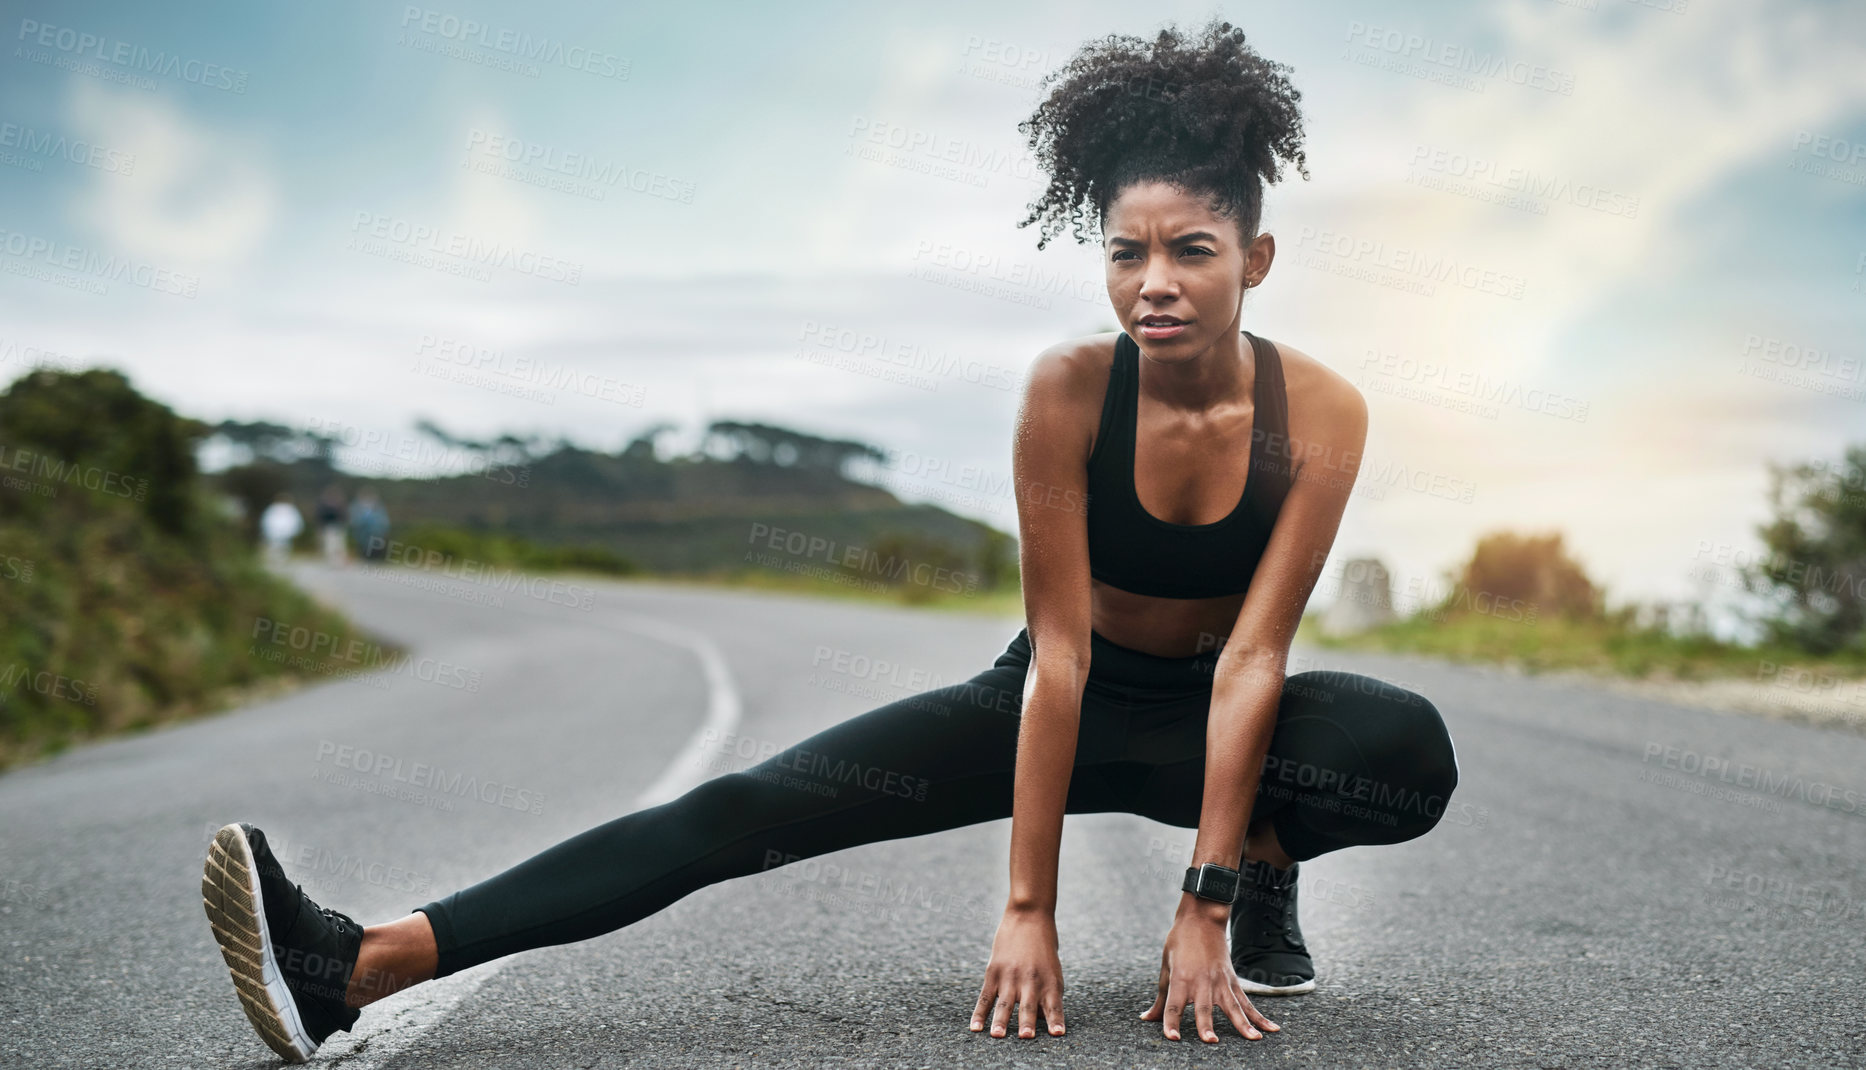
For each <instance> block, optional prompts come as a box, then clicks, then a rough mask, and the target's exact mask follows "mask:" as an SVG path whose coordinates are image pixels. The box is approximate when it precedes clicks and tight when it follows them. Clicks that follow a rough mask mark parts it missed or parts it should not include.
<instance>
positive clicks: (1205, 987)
mask: <svg viewBox="0 0 1866 1070" xmlns="http://www.w3.org/2000/svg"><path fill="white" fill-rule="evenodd" d="M1188 904H1191V905H1188ZM1230 916H1231V911H1230V908H1229V907H1228V906H1226V905H1224V904H1222V903H1214V902H1210V901H1206V900H1198V899H1195V898H1194V897H1193V896H1190V895H1188V896H1186V897H1185V899H1184V900H1182V901H1181V903H1180V907H1179V913H1178V914H1176V915H1175V916H1174V918H1173V929H1172V931H1171V932H1169V933H1167V934H1166V947H1165V949H1164V950H1162V951H1161V953H1160V987H1159V991H1158V992H1157V993H1155V995H1154V997H1153V1006H1151V1007H1149V1008H1147V1009H1146V1010H1144V1011H1142V1012H1141V1014H1140V1017H1141V1020H1142V1021H1148V1022H1153V1021H1158V1022H1161V1023H1162V1026H1163V1028H1164V1030H1165V1032H1166V1039H1168V1040H1178V1039H1179V1019H1180V1017H1181V1015H1183V1014H1184V1013H1185V1009H1186V1004H1187V1003H1188V1002H1190V1003H1191V1004H1192V1007H1193V1015H1194V1019H1195V1021H1197V1023H1198V1027H1199V1039H1200V1040H1203V1041H1205V1042H1206V1043H1207V1044H1216V1043H1218V1031H1217V1030H1216V1029H1214V1028H1213V1027H1212V1007H1213V1006H1214V1005H1215V1006H1217V1007H1219V1008H1220V1009H1222V1010H1223V1011H1224V1012H1225V1017H1227V1018H1229V1019H1231V1024H1232V1026H1233V1027H1235V1028H1236V1029H1237V1031H1238V1032H1240V1033H1242V1034H1244V1035H1245V1036H1246V1037H1249V1038H1250V1039H1251V1040H1261V1039H1263V1033H1262V1032H1260V1031H1259V1030H1264V1031H1268V1032H1272V1033H1274V1032H1276V1031H1278V1030H1279V1029H1281V1028H1282V1027H1281V1026H1279V1025H1277V1024H1276V1023H1275V1022H1272V1021H1271V1020H1270V1019H1268V1018H1265V1017H1264V1016H1263V1014H1262V1013H1261V1012H1259V1011H1258V1010H1257V1008H1256V1007H1253V1006H1251V1002H1250V997H1249V996H1247V995H1245V994H1244V988H1243V986H1242V985H1240V984H1239V983H1238V975H1237V971H1236V970H1234V969H1233V968H1232V966H1231V955H1230V953H1229V951H1228V950H1227V949H1226V947H1225V924H1226V922H1227V921H1228V919H1229V918H1230ZM1162 1012H1164V1013H1162Z"/></svg>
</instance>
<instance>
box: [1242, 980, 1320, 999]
mask: <svg viewBox="0 0 1866 1070" xmlns="http://www.w3.org/2000/svg"><path fill="white" fill-rule="evenodd" d="M1238 984H1239V985H1240V986H1242V987H1243V989H1244V994H1245V995H1247V996H1300V995H1302V994H1303V993H1304V992H1313V991H1315V978H1313V977H1311V978H1309V979H1308V980H1307V981H1302V982H1299V983H1297V984H1293V985H1266V984H1264V983H1263V982H1261V981H1251V980H1247V979H1245V978H1243V977H1240V978H1238Z"/></svg>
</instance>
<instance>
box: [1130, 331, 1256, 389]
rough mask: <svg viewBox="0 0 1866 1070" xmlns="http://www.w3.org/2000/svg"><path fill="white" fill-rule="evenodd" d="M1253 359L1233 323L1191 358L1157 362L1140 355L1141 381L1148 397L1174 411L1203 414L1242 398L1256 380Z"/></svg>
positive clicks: (1142, 351) (1253, 355)
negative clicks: (1214, 407) (1183, 410)
mask: <svg viewBox="0 0 1866 1070" xmlns="http://www.w3.org/2000/svg"><path fill="white" fill-rule="evenodd" d="M1255 364H1256V356H1255V354H1254V353H1253V352H1252V351H1251V347H1250V346H1247V345H1245V344H1244V336H1243V335H1241V334H1239V333H1238V325H1237V322H1236V321H1235V320H1233V321H1232V323H1231V325H1230V326H1229V327H1228V328H1226V329H1225V330H1223V331H1221V332H1219V335H1218V337H1217V338H1216V339H1215V340H1214V341H1213V342H1212V344H1211V345H1209V346H1207V347H1206V348H1204V349H1201V350H1199V351H1197V352H1195V353H1193V354H1191V355H1190V356H1183V357H1178V356H1176V357H1174V358H1172V359H1169V360H1156V359H1154V358H1153V357H1149V356H1148V355H1147V353H1146V350H1144V349H1143V350H1141V353H1140V382H1141V384H1142V389H1144V390H1145V391H1146V392H1147V394H1148V396H1150V397H1154V398H1158V399H1159V400H1160V401H1161V402H1163V403H1165V404H1167V405H1170V406H1172V407H1174V408H1177V409H1186V410H1188V411H1202V410H1205V409H1209V408H1211V407H1213V406H1214V405H1219V404H1223V403H1224V402H1227V401H1230V400H1231V399H1233V398H1236V397H1238V396H1240V395H1242V394H1243V393H1244V392H1245V391H1246V389H1247V388H1246V386H1245V384H1246V383H1254V382H1255V381H1256V368H1255Z"/></svg>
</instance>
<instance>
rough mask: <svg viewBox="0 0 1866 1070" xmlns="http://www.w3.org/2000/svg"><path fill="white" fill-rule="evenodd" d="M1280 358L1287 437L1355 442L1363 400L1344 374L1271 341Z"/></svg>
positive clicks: (1361, 428) (1362, 425) (1363, 417)
mask: <svg viewBox="0 0 1866 1070" xmlns="http://www.w3.org/2000/svg"><path fill="white" fill-rule="evenodd" d="M1271 344H1272V345H1274V346H1276V351H1277V355H1278V356H1280V357H1281V358H1282V361H1283V387H1284V392H1285V393H1286V394H1287V395H1288V397H1289V433H1290V437H1291V438H1294V439H1297V440H1301V439H1305V438H1307V439H1320V440H1330V439H1332V440H1336V441H1341V440H1342V439H1343V438H1344V437H1345V438H1347V439H1352V440H1356V441H1358V439H1360V438H1361V437H1363V436H1364V435H1365V433H1366V429H1367V399H1366V398H1365V397H1364V396H1362V394H1361V391H1360V388H1359V387H1357V386H1355V385H1354V384H1353V383H1352V382H1350V381H1349V380H1348V378H1347V376H1345V375H1342V374H1341V373H1340V372H1338V371H1336V370H1335V369H1333V368H1331V367H1329V366H1328V365H1326V364H1324V363H1322V362H1321V361H1319V360H1316V359H1315V358H1314V357H1312V356H1310V355H1309V354H1307V353H1304V352H1303V351H1302V350H1300V349H1297V348H1296V347H1295V346H1293V345H1290V344H1289V343H1288V342H1272V343H1271Z"/></svg>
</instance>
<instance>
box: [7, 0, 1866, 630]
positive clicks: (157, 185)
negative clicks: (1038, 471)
mask: <svg viewBox="0 0 1866 1070" xmlns="http://www.w3.org/2000/svg"><path fill="white" fill-rule="evenodd" d="M437 2H439V6H426V5H421V4H406V3H403V4H379V3H360V2H359V3H347V4H346V3H326V4H317V5H235V4H200V5H188V6H186V7H185V8H183V9H179V10H176V9H168V8H163V7H158V6H156V5H143V4H133V3H123V2H117V3H64V4H50V3H35V2H27V3H23V4H22V3H16V2H11V0H9V2H8V3H6V4H4V5H0V33H4V35H5V46H4V48H5V51H4V53H0V384H3V383H5V382H9V381H11V380H12V379H14V378H16V377H17V376H18V375H20V374H23V373H25V372H26V371H27V370H29V368H30V367H32V366H34V365H35V364H52V365H56V366H64V367H84V366H100V365H101V366H110V367H116V368H119V369H122V370H123V371H125V372H126V373H127V374H129V375H130V376H131V378H132V380H133V381H134V382H135V383H136V384H137V386H138V387H139V388H140V389H142V390H143V391H144V392H146V393H148V394H151V395H152V396H155V397H157V398H160V399H161V400H163V401H164V402H166V403H168V404H170V405H172V406H174V407H175V408H177V409H178V410H180V411H182V412H185V413H188V414H190V415H193V416H197V417H200V418H202V419H207V420H210V421H217V420H220V419H227V418H231V419H240V420H256V419H270V420H277V421H280V422H283V423H288V424H292V425H296V426H301V427H303V426H311V427H317V428H320V429H323V430H325V431H327V432H330V433H334V434H337V435H339V436H340V437H341V438H343V439H344V440H345V441H348V442H352V443H355V444H356V448H355V449H353V450H351V451H350V452H349V454H348V460H349V462H350V463H351V464H352V465H354V466H355V467H357V468H359V469H362V470H377V471H394V470H397V469H396V467H395V466H396V465H397V464H398V463H399V462H398V453H400V452H401V451H404V450H406V449H407V447H408V444H409V443H410V442H412V441H413V439H414V437H415V432H414V430H413V428H414V424H415V422H416V421H417V420H421V419H429V420H433V421H435V422H436V423H438V424H440V425H441V426H443V427H445V428H447V429H448V430H449V431H451V432H453V433H455V434H457V435H462V436H467V437H476V436H481V435H495V434H499V433H503V432H508V431H510V432H516V433H520V434H526V433H536V434H543V435H548V436H552V437H555V436H566V437H568V438H570V439H571V440H573V441H576V442H578V443H579V444H582V445H585V446H589V447H592V448H601V449H617V448H620V447H621V446H622V445H623V444H625V443H626V442H628V441H629V440H630V439H632V438H634V437H635V436H636V435H637V434H639V433H640V432H642V431H643V430H644V429H646V428H648V427H650V426H652V425H654V424H657V423H663V422H667V423H672V424H674V425H675V427H676V430H675V432H674V433H672V434H671V435H669V436H668V437H667V438H665V439H663V440H662V446H663V449H664V452H665V451H668V450H673V449H684V448H689V447H691V446H692V445H694V444H695V443H697V441H698V435H699V432H700V430H701V428H702V427H703V426H704V425H705V423H706V422H708V421H710V420H714V419H736V420H756V421H765V422H772V423H780V424H784V425H787V426H792V427H796V428H798V429H801V430H805V431H809V432H811V433H815V434H820V435H824V436H827V437H834V438H853V439H859V440H863V441H868V442H872V443H875V444H876V445H878V446H880V447H882V449H883V450H885V451H886V452H887V457H888V460H887V461H886V462H885V463H884V464H882V465H880V466H877V467H876V468H875V470H873V471H872V472H871V473H870V474H871V475H872V476H874V477H875V478H876V479H878V480H879V481H882V482H884V483H885V484H887V485H888V486H890V487H891V488H892V489H894V490H895V491H896V492H897V493H898V494H900V495H901V496H902V497H903V498H905V499H908V500H912V501H930V502H935V503H939V504H943V505H945V506H947V507H948V508H950V509H952V510H953V511H954V512H957V513H961V514H964V515H968V516H973V517H976V518H978V519H980V520H983V521H985V522H986V523H990V524H993V525H995V526H997V527H1000V528H1002V529H1004V530H1007V531H1011V532H1013V533H1014V532H1015V530H1016V514H1015V508H1014V503H1013V501H1012V498H1011V496H1010V492H1009V479H1010V441H1011V439H1010V434H1011V427H1012V422H1013V418H1014V415H1015V412H1016V407H1017V401H1018V391H1019V389H1020V388H1021V381H1022V377H1023V375H1024V373H1025V371H1026V370H1027V368H1028V366H1029V364H1030V362H1031V360H1032V359H1033V358H1034V357H1035V356H1036V354H1037V353H1039V352H1040V351H1042V350H1043V349H1044V348H1046V347H1048V346H1050V345H1052V344H1054V343H1056V342H1058V341H1060V340H1063V339H1066V338H1070V337H1073V336H1076V335H1080V334H1086V333H1092V332H1096V331H1103V330H1111V329H1114V328H1115V326H1116V319H1115V315H1114V313H1113V311H1112V309H1111V308H1110V307H1109V303H1108V299H1107V294H1106V290H1105V285H1104V282H1103V267H1102V262H1101V257H1102V250H1101V249H1100V247H1099V246H1098V245H1092V244H1091V245H1078V244H1077V243H1075V242H1073V241H1071V240H1069V239H1067V238H1063V239H1060V240H1058V241H1056V242H1053V243H1051V245H1050V247H1049V248H1048V249H1046V250H1043V251H1038V249H1037V248H1036V241H1037V233H1036V228H1035V227H1024V228H1020V227H1018V226H1017V224H1018V222H1019V221H1020V220H1022V219H1023V218H1024V217H1025V214H1026V212H1027V206H1028V204H1029V203H1030V201H1031V200H1032V199H1033V198H1034V197H1035V195H1036V194H1037V192H1038V190H1039V189H1040V188H1041V184H1042V179H1043V176H1042V174H1041V173H1040V172H1039V171H1038V169H1037V168H1036V167H1035V165H1034V162H1033V161H1032V160H1031V158H1030V156H1029V154H1028V151H1027V146H1026V145H1025V144H1024V142H1023V139H1022V137H1021V135H1020V134H1019V133H1018V131H1017V124H1018V122H1019V121H1021V120H1022V119H1023V118H1025V117H1026V116H1028V115H1029V113H1030V111H1031V110H1032V109H1033V108H1034V106H1035V104H1036V103H1037V101H1038V100H1039V99H1040V96H1039V94H1040V92H1041V87H1040V84H1039V80H1040V78H1041V77H1042V75H1043V74H1044V73H1045V72H1047V71H1049V70H1051V69H1053V68H1055V67H1058V66H1060V65H1062V64H1063V63H1065V62H1066V61H1067V60H1068V58H1069V56H1070V55H1071V54H1072V53H1073V52H1074V50H1075V49H1076V48H1077V47H1079V46H1080V45H1082V44H1083V43H1084V42H1086V41H1089V40H1091V39H1093V38H1096V37H1099V36H1101V35H1104V34H1108V33H1122V34H1134V35H1141V36H1151V35H1152V34H1153V33H1154V32H1156V31H1157V30H1158V29H1159V28H1160V27H1161V26H1163V25H1166V24H1175V25H1178V26H1180V27H1182V28H1185V29H1194V28H1197V27H1198V26H1201V25H1203V24H1204V23H1205V21H1206V20H1207V19H1208V18H1209V17H1211V16H1212V15H1214V14H1218V15H1222V16H1223V17H1225V18H1228V19H1230V20H1231V21H1233V22H1234V23H1236V24H1237V25H1239V26H1241V27H1242V28H1243V29H1244V30H1245V32H1246V33H1247V34H1248V35H1249V39H1250V41H1251V42H1252V44H1253V45H1254V47H1256V48H1257V49H1258V50H1259V51H1260V52H1261V53H1262V54H1263V55H1265V56H1266V57H1268V58H1270V59H1272V60H1275V61H1277V62H1280V63H1284V64H1287V65H1288V66H1289V67H1290V68H1291V71H1290V78H1291V81H1292V82H1293V84H1294V85H1295V86H1296V88H1297V89H1298V90H1299V91H1300V92H1301V93H1302V107H1303V114H1304V122H1305V130H1306V151H1307V158H1308V170H1309V172H1310V178H1309V179H1308V180H1306V181H1305V180H1303V179H1301V178H1300V177H1299V176H1296V175H1294V174H1293V173H1291V174H1287V175H1286V176H1285V179H1284V181H1283V182H1281V183H1280V184H1278V185H1275V186H1273V187H1271V188H1270V189H1269V191H1268V194H1267V197H1266V204H1265V211H1264V227H1265V229H1267V230H1269V231H1270V232H1271V233H1273V234H1275V235H1276V236H1277V240H1278V250H1279V251H1278V257H1277V260H1276V263H1275V265H1274V267H1273V268H1272V270H1271V273H1270V275H1269V276H1268V278H1267V279H1266V280H1265V282H1264V283H1263V284H1262V285H1261V286H1260V287H1259V288H1257V289H1256V290H1254V291H1252V293H1251V294H1250V296H1249V297H1248V299H1247V302H1246V306H1245V311H1244V327H1245V328H1246V329H1247V330H1250V331H1253V332H1254V333H1258V334H1262V335H1266V336H1268V337H1270V338H1272V339H1275V340H1277V341H1279V342H1282V343H1286V344H1288V345H1292V346H1295V347H1296V348H1298V349H1300V350H1302V351H1303V352H1304V353H1307V354H1309V355H1310V356H1312V357H1314V358H1315V359H1317V360H1320V361H1322V362H1323V363H1325V364H1327V365H1328V366H1330V367H1331V368H1333V369H1334V370H1336V371H1337V372H1339V373H1341V374H1342V375H1343V376H1345V377H1347V378H1348V379H1350V380H1351V381H1353V382H1354V383H1355V384H1356V386H1357V387H1359V389H1360V390H1361V391H1362V393H1363V395H1364V396H1365V397H1366V398H1367V400H1368V403H1369V406H1370V410H1371V426H1370V430H1369V437H1368V444H1367V449H1366V459H1365V461H1364V462H1363V466H1362V470H1361V479H1360V484H1359V486H1358V487H1357V490H1356V492H1355V494H1354V496H1353V498H1352V500H1351V502H1350V504H1349V507H1348V511H1347V513H1346V515H1345V516H1344V518H1343V521H1342V525H1341V530H1340V533H1339V535H1338V537H1337V539H1336V543H1335V547H1334V552H1333V555H1332V558H1331V561H1330V565H1329V569H1330V571H1329V573H1327V574H1325V576H1324V578H1323V581H1322V583H1321V585H1320V586H1318V589H1317V596H1316V598H1315V600H1314V601H1313V603H1312V604H1315V605H1318V606H1319V605H1322V604H1324V603H1325V602H1326V601H1327V600H1328V598H1329V597H1330V594H1329V592H1330V591H1331V590H1332V587H1331V584H1332V583H1334V582H1335V578H1336V577H1338V576H1339V575H1340V569H1341V568H1342V567H1343V566H1344V564H1345V562H1347V561H1348V560H1350V559H1352V558H1358V557H1367V556H1372V557H1378V558H1379V559H1381V560H1382V561H1383V562H1384V563H1385V564H1386V565H1387V567H1388V568H1389V569H1390V570H1391V572H1392V573H1393V575H1394V584H1395V591H1396V594H1397V595H1398V596H1399V597H1400V598H1401V601H1402V603H1405V602H1406V600H1407V599H1408V598H1409V597H1412V596H1418V597H1424V596H1425V595H1427V594H1429V593H1430V592H1432V591H1434V590H1438V589H1442V584H1443V579H1442V576H1443V573H1444V570H1446V569H1449V568H1452V567H1454V566H1455V565H1456V564H1457V563H1459V562H1460V561H1462V560H1463V559H1464V558H1466V557H1468V555H1469V553H1470V550H1471V547H1472V546H1473V544H1474V543H1475V541H1476V540H1477V538H1479V537H1480V536H1481V535H1483V534H1485V533H1488V532H1492V531H1497V530H1512V531H1518V532H1523V533H1531V534H1535V533H1546V532H1550V531H1560V532H1561V533H1562V534H1563V535H1564V537H1565V539H1566V541H1567V544H1568V545H1569V547H1570V548H1571V550H1572V552H1573V553H1574V554H1575V556H1576V557H1577V559H1578V560H1580V561H1581V562H1582V564H1583V565H1585V567H1586V568H1587V570H1588V572H1589V573H1590V575H1592V576H1594V577H1595V578H1596V579H1597V580H1599V581H1601V582H1603V583H1604V584H1605V585H1606V586H1607V588H1608V590H1609V593H1610V597H1611V598H1612V599H1614V600H1615V601H1623V600H1626V599H1632V598H1638V599H1642V600H1651V599H1672V598H1702V599H1708V600H1710V601H1711V602H1712V603H1713V605H1716V604H1721V603H1724V602H1727V601H1728V600H1729V599H1731V598H1733V597H1734V596H1735V592H1734V587H1735V581H1734V573H1733V572H1732V571H1731V567H1730V566H1732V565H1733V564H1735V563H1737V562H1740V561H1742V560H1746V559H1748V558H1749V557H1751V556H1753V555H1754V554H1755V553H1757V552H1758V550H1759V549H1760V543H1759V541H1758V539H1757V538H1756V534H1755V529H1756V527H1757V525H1758V524H1760V523H1761V522H1763V521H1764V520H1765V519H1766V518H1767V516H1768V515H1769V506H1768V501H1767V490H1768V485H1769V480H1768V468H1767V466H1768V464H1769V463H1770V462H1774V463H1782V464H1785V463H1791V462H1797V461H1826V462H1828V463H1833V462H1837V461H1838V460H1839V458H1840V456H1841V452H1842V450H1843V448H1844V447H1845V445H1846V444H1847V443H1849V442H1861V441H1866V331H1862V329H1861V328H1862V326H1863V325H1866V7H1862V6H1861V5H1859V4H1857V3H1845V2H1835V3H1818V2H1781V3H1772V4H1769V5H1759V4H1753V3H1741V2H1738V0H1593V2H1584V0H1574V2H1566V3H1561V2H1555V0H1506V2H1462V3H1460V2H1444V3H1433V4H1430V5H1426V4H1416V5H1408V6H1406V7H1404V8H1401V7H1400V6H1399V5H1391V4H1375V3H1371V2H1360V3H1339V2H1328V0H1321V2H1307V0H1304V2H1297V0H1264V2H1256V3H1232V4H1221V5H1211V4H1183V3H1161V4H1152V5H1146V7H1145V10H1137V8H1136V5H1131V4H1118V5H1117V4H1113V3H1103V2H1093V0H1086V2H1085V0H1071V2H1070V3H1067V4H1063V3H1046V4H1024V5H1004V4H979V3H962V2H961V3H940V4H886V5H882V4H853V3H851V4H786V5H754V4H731V5H721V4H705V3H687V4H681V5H647V4H628V5H614V4H606V3H595V2H592V3H568V4H548V3H528V4H522V5H520V4H488V3H454V2H451V0H437Z"/></svg>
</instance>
